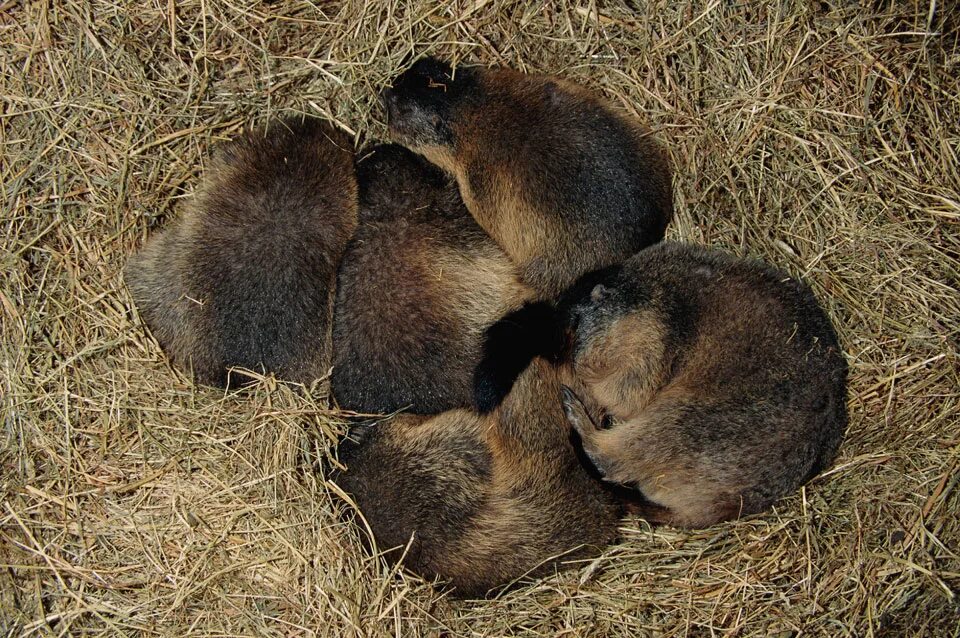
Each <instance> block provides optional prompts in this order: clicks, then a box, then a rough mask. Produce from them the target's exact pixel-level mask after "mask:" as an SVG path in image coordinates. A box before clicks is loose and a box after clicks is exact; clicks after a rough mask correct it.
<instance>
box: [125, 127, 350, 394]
mask: <svg viewBox="0 0 960 638" xmlns="http://www.w3.org/2000/svg"><path fill="white" fill-rule="evenodd" d="M356 224H357V181H356V171H355V167H354V153H353V145H352V143H351V141H350V138H349V137H348V136H347V135H346V134H345V133H343V132H341V131H339V130H337V129H335V128H333V127H332V126H331V125H329V124H327V123H323V122H320V121H318V120H315V119H304V120H297V121H294V120H287V121H282V122H277V123H274V124H273V125H271V126H270V127H269V128H268V129H267V130H266V131H265V132H249V133H246V134H244V135H243V136H242V137H240V138H239V139H237V140H235V141H233V142H231V143H229V144H226V145H224V146H223V147H222V148H220V149H219V151H218V152H216V153H215V154H214V157H213V159H212V161H211V162H210V166H209V167H208V170H207V174H206V176H205V178H204V180H203V185H202V187H201V188H200V190H199V192H198V193H197V195H196V197H195V198H194V200H193V203H192V204H191V206H190V207H189V209H188V210H187V211H186V213H185V214H184V215H183V216H182V217H181V218H180V219H179V220H177V221H176V222H174V224H173V225H172V226H171V227H170V228H169V229H167V230H164V231H163V232H161V233H160V234H158V235H156V236H155V237H152V238H151V239H150V240H149V241H148V242H147V244H146V245H145V246H144V248H143V250H142V251H141V252H140V253H139V254H136V255H134V256H133V257H132V258H131V259H130V262H129V264H128V265H127V268H126V273H125V275H126V282H127V286H128V287H129V289H130V292H131V294H132V296H133V299H134V301H135V302H136V304H137V306H138V307H139V309H140V313H141V315H142V316H143V318H144V320H145V321H146V323H147V325H148V326H149V327H150V329H151V330H152V331H153V334H154V335H155V336H156V338H157V340H158V341H159V342H160V345H161V346H162V347H163V349H164V350H165V351H166V352H167V354H168V355H169V356H170V358H171V359H172V360H173V362H174V363H175V364H176V365H178V366H181V367H184V368H187V369H192V371H193V373H194V375H195V377H196V379H197V380H198V381H200V382H202V383H208V384H214V385H224V384H227V383H228V381H233V382H236V381H237V379H236V378H232V379H228V368H231V367H243V368H247V369H250V370H254V371H258V372H259V371H267V372H273V373H275V374H276V375H277V376H278V377H280V378H283V379H285V380H290V381H297V382H304V383H309V382H311V381H313V380H315V379H317V378H319V377H322V376H323V375H325V374H326V373H327V372H328V370H329V367H330V359H331V350H330V326H331V322H332V312H333V299H334V286H335V278H336V273H337V268H338V266H339V264H340V257H341V255H342V254H343V251H344V249H345V248H346V245H347V241H348V240H349V239H350V236H351V235H352V234H353V231H354V229H355V227H356ZM234 377H235V375H234Z"/></svg>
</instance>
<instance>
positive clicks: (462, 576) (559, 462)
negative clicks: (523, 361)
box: [334, 359, 622, 596]
mask: <svg viewBox="0 0 960 638" xmlns="http://www.w3.org/2000/svg"><path fill="white" fill-rule="evenodd" d="M560 387H561V383H560V378H559V372H558V370H557V369H556V368H554V367H553V366H552V365H550V364H548V363H547V362H545V361H544V360H542V359H538V360H536V361H535V362H534V363H533V364H532V365H531V366H530V367H529V368H527V370H526V371H525V372H524V374H523V375H521V376H520V378H519V379H518V380H517V383H516V385H515V386H514V388H513V391H512V392H511V393H510V394H509V396H508V397H507V399H506V400H505V401H504V403H503V404H502V405H501V406H500V408H499V409H498V410H497V411H495V412H493V413H491V414H488V415H484V416H480V415H478V414H475V413H473V412H469V411H466V410H454V411H450V412H445V413H443V414H441V415H439V416H434V417H420V416H413V415H400V416H396V417H393V418H392V419H390V420H387V421H384V422H381V423H378V424H376V425H374V426H370V427H369V429H367V430H366V431H365V432H363V433H362V434H361V435H360V436H361V442H360V444H359V445H356V444H353V443H349V442H347V443H345V444H344V445H343V446H342V447H341V451H340V460H341V461H343V462H344V463H346V465H347V467H348V469H347V471H346V472H345V473H342V474H339V475H337V476H335V477H334V480H335V481H336V482H337V484H338V485H339V486H340V487H342V488H343V489H344V490H345V491H346V492H347V493H348V494H350V495H351V496H352V498H353V499H354V501H355V502H356V503H357V505H358V506H359V508H360V511H361V513H362V515H363V517H364V519H365V521H366V523H367V524H368V525H369V527H370V529H371V530H372V532H373V535H374V537H375V539H376V542H377V545H378V546H379V549H380V550H390V551H389V552H388V556H391V557H392V558H393V559H394V560H397V559H399V558H400V556H401V554H402V553H403V551H404V549H405V548H407V547H408V546H409V549H408V551H407V554H406V558H405V560H404V565H405V566H406V567H407V568H408V569H410V570H412V571H414V572H416V573H418V574H420V575H422V576H424V577H426V578H431V579H432V578H440V579H442V580H444V581H446V582H447V583H448V584H449V585H450V586H452V587H454V588H455V593H456V594H457V595H461V596H479V595H483V594H484V593H486V592H487V591H489V590H491V589H493V588H498V587H501V586H503V585H506V584H508V583H510V582H512V581H513V580H515V579H517V578H519V577H521V576H524V575H526V574H530V575H536V574H542V573H544V572H547V571H549V570H552V569H556V564H557V561H559V560H564V559H570V558H583V557H586V556H589V555H591V554H596V553H599V551H601V550H602V548H603V547H604V546H606V545H607V544H608V543H609V542H611V541H612V540H613V539H614V538H615V536H616V533H617V523H618V521H619V518H620V516H621V514H622V511H621V508H620V507H619V506H618V505H617V504H616V501H615V499H614V497H613V496H611V495H610V493H609V492H608V491H607V490H605V489H604V488H603V487H602V485H601V483H600V482H599V481H596V480H594V479H592V478H590V477H589V476H588V475H587V473H586V472H585V471H584V469H583V468H582V467H581V465H580V463H579V462H578V460H577V458H576V453H575V451H574V448H573V446H572V445H571V443H570V428H569V425H568V424H567V422H566V420H565V419H564V414H563V410H562V408H561V402H560Z"/></svg>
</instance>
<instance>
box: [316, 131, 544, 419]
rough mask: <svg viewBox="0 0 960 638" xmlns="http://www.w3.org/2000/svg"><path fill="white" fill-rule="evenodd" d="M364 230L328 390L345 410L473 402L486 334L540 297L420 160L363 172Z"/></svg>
mask: <svg viewBox="0 0 960 638" xmlns="http://www.w3.org/2000/svg"><path fill="white" fill-rule="evenodd" d="M358 178H359V183H360V213H359V215H360V223H359V226H358V228H357V231H356V234H355V236H354V238H353V239H352V240H351V241H350V244H349V246H348V247H347V250H346V253H345V254H344V257H343V261H342V262H341V266H340V272H339V275H338V283H337V298H336V304H335V311H334V321H333V351H334V365H333V374H332V379H331V385H332V390H333V395H334V397H335V398H336V400H337V402H338V403H339V404H340V406H341V407H342V408H346V409H349V410H352V411H356V412H366V413H389V412H395V411H397V410H400V409H404V408H409V409H410V410H411V411H413V412H415V413H419V414H438V413H440V412H443V411H445V410H451V409H454V408H463V407H468V406H470V405H472V402H473V398H472V397H473V395H472V390H471V383H472V375H473V370H474V367H475V366H476V365H477V362H478V361H479V360H480V355H481V345H482V340H483V335H484V331H485V330H486V329H487V327H488V326H490V325H491V324H493V323H494V322H495V321H497V320H498V319H500V318H501V317H502V316H503V315H504V314H506V313H508V312H511V311H513V310H515V309H516V308H518V307H520V305H521V304H523V303H524V302H525V301H526V300H528V299H531V298H532V297H534V296H535V292H534V291H533V290H532V289H531V288H530V287H529V286H527V285H526V284H524V283H523V282H522V281H521V280H520V277H519V274H518V273H517V269H516V268H515V267H514V265H513V264H512V263H511V261H510V259H509V258H508V257H507V255H506V254H505V253H504V252H503V250H501V249H500V247H499V246H497V244H496V242H494V241H493V240H492V239H490V237H489V236H488V235H487V234H486V233H485V232H483V229H482V228H480V227H479V226H478V225H477V223H476V222H475V221H474V220H473V218H472V217H470V214H469V212H467V210H466V208H465V207H464V205H463V201H462V200H461V199H460V194H459V193H458V191H457V185H456V183H454V182H453V180H452V179H450V178H449V177H448V176H447V175H445V174H444V173H443V172H442V171H440V170H439V169H438V168H436V167H435V166H432V165H431V164H430V163H428V162H427V161H426V160H424V159H423V158H421V157H419V156H418V155H415V154H414V153H411V152H410V151H408V150H406V149H405V148H403V147H400V146H396V145H384V146H377V147H375V148H373V149H372V151H371V153H370V154H369V155H368V156H365V157H364V158H363V159H361V160H360V162H359V164H358Z"/></svg>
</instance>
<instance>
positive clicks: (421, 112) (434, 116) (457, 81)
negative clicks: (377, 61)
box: [381, 58, 473, 167]
mask: <svg viewBox="0 0 960 638" xmlns="http://www.w3.org/2000/svg"><path fill="white" fill-rule="evenodd" d="M472 75H473V74H472V73H471V72H470V70H469V69H463V68H460V69H457V71H456V72H454V70H453V68H452V67H451V66H450V65H449V64H447V63H446V62H442V61H440V60H437V59H436V58H422V59H420V60H417V62H415V63H414V64H413V66H411V67H410V68H409V69H407V70H406V71H404V72H403V73H402V74H400V75H399V76H398V77H397V78H396V79H395V80H394V82H393V86H392V87H390V88H387V89H384V91H383V93H382V96H381V97H382V100H383V104H384V107H385V109H386V112H387V126H388V127H389V131H390V137H391V138H392V139H393V141H395V142H397V143H399V144H403V145H404V146H406V147H407V148H410V149H412V150H414V151H416V152H417V153H420V154H421V155H424V156H425V157H427V159H429V160H430V161H432V162H434V163H436V164H438V165H440V166H443V167H447V166H448V165H449V162H443V161H436V160H437V159H438V158H436V157H435V155H436V154H449V153H450V152H451V149H452V147H453V145H454V141H455V135H454V128H453V124H454V119H455V118H456V115H457V114H456V106H457V103H458V102H459V101H460V99H461V98H462V96H463V95H464V94H465V92H466V91H468V90H469V89H470V87H471V86H472V84H473V77H472Z"/></svg>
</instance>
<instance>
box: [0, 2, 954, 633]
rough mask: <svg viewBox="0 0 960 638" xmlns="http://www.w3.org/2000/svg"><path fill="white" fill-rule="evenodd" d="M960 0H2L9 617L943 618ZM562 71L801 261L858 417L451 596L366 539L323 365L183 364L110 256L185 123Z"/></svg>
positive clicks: (639, 624)
mask: <svg viewBox="0 0 960 638" xmlns="http://www.w3.org/2000/svg"><path fill="white" fill-rule="evenodd" d="M954 10H955V9H954V8H953V4H952V3H948V2H943V1H940V2H936V1H934V0H927V1H926V2H919V1H917V2H914V1H912V0H901V1H897V2H893V1H891V2H881V1H879V0H878V1H875V2H870V3H865V4H862V5H861V4H857V3H855V2H846V1H843V0H825V1H822V2H800V1H797V2H787V1H780V2H770V3H753V2H740V3H733V2H725V1H720V0H713V1H712V2H709V3H688V2H685V1H680V2H668V1H666V0H660V1H657V2H649V3H645V2H639V1H638V2H635V3H630V4H628V5H625V4H610V5H609V6H607V5H606V3H604V4H602V5H601V4H599V3H595V2H593V1H592V0H584V2H582V3H577V2H571V1H568V0H557V1H556V2H550V3H546V5H545V6H540V5H539V4H534V3H529V4H528V3H523V2H511V1H506V0H504V1H501V0H475V1H470V2H455V3H452V5H451V6H448V5H447V4H445V3H439V2H437V3H434V2H428V3H421V4H415V3H414V4H410V3H399V2H394V1H392V0H391V1H365V2H360V1H358V0H352V1H350V2H346V3H343V4H337V3H332V2H322V1H321V0H288V1H283V0H282V1H278V2H256V1H253V0H185V1H182V2H173V1H172V0H171V1H169V2H167V1H164V0H150V1H149V2H145V3H122V2H119V1H118V0H93V1H90V2H81V1H80V0H57V1H52V2H48V1H43V2H28V1H26V0H6V1H0V60H2V62H0V64H2V79H0V82H2V85H0V95H2V103H3V112H2V115H0V143H2V149H3V150H2V155H0V173H2V180H0V182H2V186H0V188H2V192H0V196H2V218H0V222H2V241H3V251H2V253H0V260H2V261H0V265H2V268H0V270H2V281H0V284H2V287H0V304H2V313H3V314H2V321H3V326H2V330H3V341H2V359H0V363H2V372H0V383H2V390H0V392H2V396H3V399H2V418H3V433H2V436H3V444H2V448H0V463H2V465H0V467H2V470H0V472H2V474H0V501H2V503H0V628H2V630H3V631H4V632H6V633H7V634H9V635H20V634H23V635H37V634H41V635H63V634H81V633H101V632H102V633H109V634H114V633H116V634H141V633H142V634H144V635H179V634H183V633H196V634H206V635H251V636H260V635H318V636H351V635H358V636H368V635H369V636H375V635H387V634H390V635H396V636H419V635H426V636H441V635H443V636H460V635H475V636H481V635H526V636H556V635H591V636H616V635H630V636H644V635H656V636H708V635H709V636H720V635H722V636H784V637H785V636H895V635H924V636H950V635H953V636H956V635H958V633H960V629H958V626H960V612H958V593H960V560H958V556H957V552H958V551H960V547H958V545H960V543H958V540H960V523H958V520H957V512H958V510H960V507H958V506H960V496H958V492H960V490H958V487H957V483H958V478H960V472H958V464H960V423H958V416H957V415H958V412H960V390H958V387H960V383H958V366H957V361H958V358H957V350H958V332H960V329H958V317H960V300H958V292H957V282H958V271H960V261H958V260H960V240H958V234H957V230H958V220H960V177H958V175H960V162H958V154H960V92H958V87H960V82H958V80H957V77H958V76H960V42H958V31H957V23H958V16H957V15H950V11H954ZM411 52H416V53H418V54H419V53H424V52H437V53H440V54H443V55H447V56H451V57H453V58H454V59H457V60H479V61H482V62H484V63H503V64H509V65H512V66H516V67H520V68H522V69H527V70H535V71H550V72H558V73H562V74H563V75H564V76H567V77H570V78H574V79H577V80H579V81H582V82H584V83H586V84H589V85H591V86H594V87H596V88H598V89H599V90H601V91H602V92H604V93H605V94H606V95H607V96H609V97H610V98H611V99H613V100H614V101H615V102H617V103H618V104H620V105H621V106H623V107H624V108H626V109H630V110H635V111H638V112H640V113H642V114H643V116H644V117H645V118H647V119H648V121H649V122H650V123H651V124H652V125H653V126H654V127H655V128H656V129H657V130H658V132H659V135H660V137H661V138H662V139H663V140H664V141H666V142H667V143H668V145H669V147H670V150H671V153H672V156H673V160H674V162H675V165H676V169H677V171H676V172H677V177H676V192H677V195H676V201H677V207H678V219H677V222H676V224H675V225H674V226H673V228H672V230H671V231H670V232H671V235H672V236H673V237H674V238H682V239H686V240H690V241H696V242H704V243H708V244H714V245H717V246H722V247H725V248H727V249H730V250H733V251H735V252H738V253H741V254H751V255H759V256H762V257H764V258H765V259H767V260H769V261H772V262H773V263H775V264H778V265H779V266H781V267H784V268H787V269H788V270H790V271H791V272H793V273H794V274H798V275H802V276H803V277H805V278H806V279H807V280H808V281H809V282H811V283H812V285H813V287H814V288H815V290H816V291H817V293H818V294H819V296H820V297H821V298H822V299H823V300H824V302H825V304H826V305H827V307H828V308H829V310H830V312H831V314H832V316H833V317H834V319H835V321H836V324H837V326H838V329H839V331H840V334H841V337H842V340H843V343H844V344H845V347H846V350H847V352H848V354H849V360H850V362H851V373H852V378H851V393H850V409H851V413H852V422H851V426H850V432H849V436H848V439H847V442H846V443H845V445H844V447H843V449H842V454H841V457H840V459H839V460H838V462H837V464H836V465H835V467H834V468H833V469H832V470H831V471H829V472H828V473H827V475H826V476H825V477H822V478H819V479H817V480H816V481H814V482H813V483H812V484H811V485H809V486H808V487H807V488H806V489H805V490H804V491H803V492H802V493H801V494H798V495H796V496H794V497H792V498H789V499H786V500H785V501H783V502H782V503H781V504H780V505H779V506H778V507H777V508H776V510H775V511H773V512H770V513H768V514H766V515H763V516H757V517H753V518H751V519H749V520H744V521H740V522H738V523H732V524H726V525H718V526H716V527H714V528H711V529H708V530H703V531H695V532H688V531H678V530H675V529H670V528H661V529H650V528H649V527H648V526H647V525H646V524H644V523H643V522H641V521H637V520H628V521H625V522H624V524H623V541H622V543H620V544H619V545H617V546H615V547H613V548H611V549H610V550H609V551H608V552H607V553H606V554H605V555H604V556H603V557H602V558H601V559H599V560H597V561H594V562H591V563H588V564H583V565H577V566H574V568H573V569H571V570H568V571H565V572H562V573H561V574H559V575H556V576H553V577H548V578H544V579H542V580H539V581H536V582H532V583H528V584H521V585H520V586H519V587H518V588H516V589H514V590H512V591H510V592H508V593H506V594H503V595H502V596H500V597H499V598H497V599H495V600H491V601H467V602H458V601H455V600H451V599H449V597H446V596H443V595H442V594H439V593H437V592H436V591H435V590H434V589H432V588H431V587H430V586H429V585H428V584H426V583H423V582H421V581H419V580H417V579H416V578H413V577H411V576H407V575H402V574H401V575H397V574H394V573H393V572H391V571H390V570H388V569H387V568H385V567H384V566H383V564H382V563H381V562H380V561H379V560H377V559H375V558H370V557H369V556H368V555H367V554H365V553H364V552H363V551H362V550H361V546H360V533H359V532H358V531H357V530H356V529H355V528H354V527H352V526H349V525H346V524H344V523H342V522H340V521H339V519H338V513H339V510H340V509H341V508H342V506H341V505H340V504H338V502H337V500H336V499H333V498H332V497H331V495H330V493H329V491H328V488H327V487H326V486H325V485H324V484H323V482H322V481H321V480H319V479H318V478H317V475H316V473H315V469H316V467H317V465H318V463H319V462H320V461H321V460H322V459H325V458H328V457H329V455H330V452H331V449H332V446H333V444H334V442H335V440H336V438H337V435H338V433H339V432H341V431H342V424H341V422H340V420H339V417H338V415H337V414H336V413H335V412H332V411H330V410H328V409H327V408H326V402H325V401H326V400H325V398H324V397H323V396H322V395H321V394H320V393H319V392H318V391H316V390H314V391H312V392H310V391H307V392H304V391H301V390H298V389H296V388H289V387H284V386H282V385H278V384H276V383H275V382H272V381H271V380H269V379H268V380H265V381H264V382H263V383H261V384H260V385H259V386H258V387H257V388H256V389H255V390H254V391H252V392H250V393H246V394H239V395H237V394H229V395H224V394H222V393H220V392H217V391H215V390H212V389H209V388H202V387H195V386H193V385H192V384H191V383H189V382H188V381H187V380H186V379H184V377H182V376H181V375H179V374H178V373H176V372H175V371H173V370H171V369H170V367H169V366H168V365H167V363H166V362H165V360H164V358H163V356H162V354H161V352H160V351H159V349H158V347H157V344H156V343H155V342H154V341H153V340H152V339H151V338H150V337H148V336H146V335H145V334H144V331H143V328H142V327H141V325H140V324H139V322H138V319H137V316H136V314H135V312H134V311H133V310H132V308H131V302H130V297H129V295H128V294H127V292H126V291H125V289H124V287H123V284H122V280H121V276H120V270H121V267H122V265H123V263H124V260H125V259H126V257H127V256H128V255H129V254H130V253H131V251H133V250H134V249H135V247H137V246H138V245H139V244H140V243H141V242H142V240H143V238H144V237H145V236H146V235H147V233H148V232H149V231H150V229H152V228H154V227H156V226H157V225H158V224H160V223H162V222H164V221H165V220H166V219H168V218H170V217H171V216H172V215H174V214H175V213H176V211H177V210H178V208H179V206H178V203H179V200H181V199H182V198H183V197H185V196H187V195H189V193H190V192H191V189H192V188H194V187H195V185H196V183H197V176H198V174H199V172H200V171H201V170H202V166H203V162H204V158H205V157H206V156H207V152H208V150H209V147H210V145H211V144H212V143H214V142H216V141H218V140H220V139H223V138H227V137H229V136H231V135H233V134H234V133H236V132H237V131H239V130H240V128H241V127H242V126H243V125H245V124H247V123H250V122H258V123H259V122H262V121H264V120H266V119H267V118H269V117H271V116H273V115H275V114H278V113H281V112H285V111H289V110H295V111H300V112H306V113H313V114H319V115H323V116H327V117H330V118H333V119H335V120H336V121H337V122H339V123H340V124H341V125H343V126H345V127H347V128H349V129H350V130H351V131H355V132H357V134H358V136H360V138H361V139H363V138H365V136H367V137H374V138H375V137H378V136H382V135H383V133H384V127H383V124H382V122H381V121H380V115H379V113H378V111H377V110H376V100H375V96H376V92H377V90H378V89H379V88H380V87H382V86H383V85H384V83H385V81H386V80H387V79H388V78H389V77H390V76H391V75H392V74H394V73H395V72H396V71H397V70H398V68H399V67H400V64H401V61H402V59H403V58H404V57H405V56H406V55H407V54H409V53H411Z"/></svg>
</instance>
